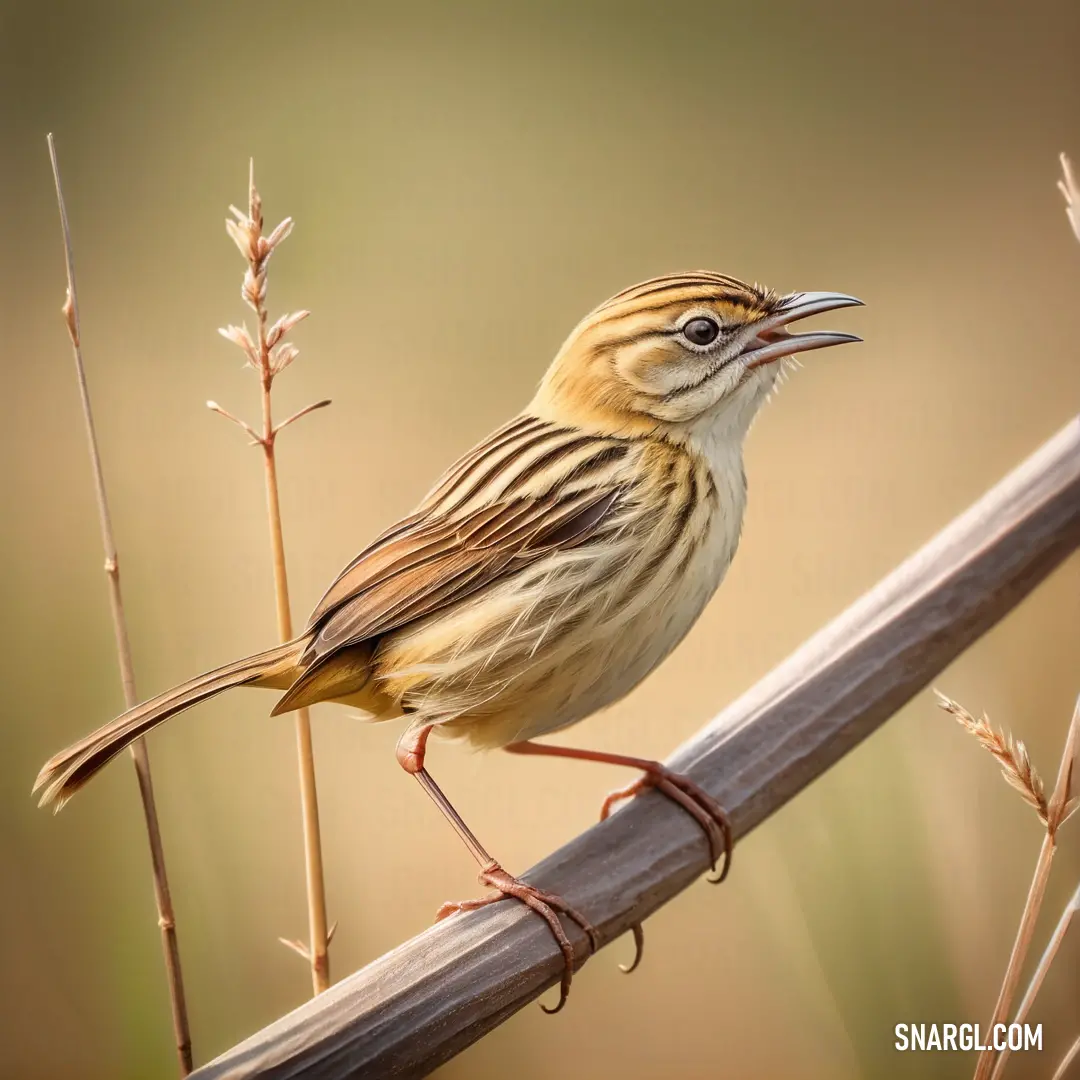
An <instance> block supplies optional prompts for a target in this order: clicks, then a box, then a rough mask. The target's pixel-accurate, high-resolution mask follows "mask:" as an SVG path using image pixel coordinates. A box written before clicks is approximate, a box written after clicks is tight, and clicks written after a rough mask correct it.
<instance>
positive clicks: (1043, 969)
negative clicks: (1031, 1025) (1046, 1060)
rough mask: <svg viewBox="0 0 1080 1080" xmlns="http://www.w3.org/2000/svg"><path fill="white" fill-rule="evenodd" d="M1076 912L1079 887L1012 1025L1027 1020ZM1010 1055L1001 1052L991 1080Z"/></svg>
mask: <svg viewBox="0 0 1080 1080" xmlns="http://www.w3.org/2000/svg"><path fill="white" fill-rule="evenodd" d="M1077 911H1080V887H1078V888H1077V890H1076V892H1074V893H1073V895H1072V899H1071V900H1070V901H1069V902H1068V903H1067V904H1066V905H1065V910H1064V911H1063V912H1062V913H1061V918H1060V919H1058V924H1057V926H1056V927H1055V928H1054V932H1053V934H1052V935H1051V936H1050V942H1049V944H1048V945H1047V946H1046V948H1045V949H1044V950H1043V954H1042V957H1041V958H1040V960H1039V966H1038V967H1037V968H1036V969H1035V974H1034V975H1032V977H1031V982H1029V983H1028V988H1027V990H1026V991H1024V996H1023V998H1022V999H1021V1001H1020V1005H1019V1007H1018V1008H1017V1010H1016V1016H1015V1017H1013V1023H1014V1024H1022V1023H1023V1022H1024V1021H1025V1020H1026V1019H1027V1016H1028V1013H1029V1012H1031V1006H1032V1005H1034V1004H1035V997H1036V995H1037V994H1038V993H1039V990H1040V989H1041V988H1042V984H1043V981H1044V980H1045V979H1046V973H1047V972H1048V971H1049V970H1050V965H1051V964H1052V963H1053V962H1054V957H1055V956H1057V954H1058V950H1059V949H1060V948H1061V943H1062V942H1063V941H1064V940H1065V935H1066V934H1067V933H1068V932H1069V925H1070V923H1072V920H1073V916H1074V915H1075V914H1076V913H1077ZM1010 1053H1012V1051H1011V1050H1009V1049H1007V1048H1006V1049H1005V1050H1002V1051H1001V1055H1000V1056H999V1057H998V1059H997V1062H996V1063H995V1064H994V1071H993V1073H991V1080H998V1077H1000V1076H1001V1074H1002V1072H1004V1070H1005V1062H1006V1061H1007V1060H1008V1058H1009V1054H1010Z"/></svg>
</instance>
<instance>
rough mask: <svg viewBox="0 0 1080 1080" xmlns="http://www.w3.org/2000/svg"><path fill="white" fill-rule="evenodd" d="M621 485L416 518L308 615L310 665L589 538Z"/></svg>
mask: <svg viewBox="0 0 1080 1080" xmlns="http://www.w3.org/2000/svg"><path fill="white" fill-rule="evenodd" d="M619 494H620V492H619V490H618V489H615V490H611V489H597V488H590V489H588V490H586V491H575V492H571V493H567V494H559V493H558V492H551V493H549V494H547V495H545V496H543V497H540V498H521V497H519V498H514V499H509V500H507V501H505V502H501V503H494V504H491V505H489V506H485V507H483V508H481V509H479V510H477V511H476V512H474V513H470V514H467V515H465V516H462V517H459V518H457V519H456V520H447V519H446V518H443V517H436V518H432V519H429V518H426V517H422V516H415V517H414V518H413V519H412V520H411V521H410V522H409V523H408V525H407V526H406V527H405V528H401V527H400V526H398V527H395V528H394V529H393V530H391V531H390V532H388V533H386V534H384V536H385V539H384V540H381V541H376V542H375V543H374V544H373V545H371V547H370V548H368V549H367V550H366V551H365V552H363V553H361V555H360V556H359V557H358V558H357V559H355V560H354V561H353V562H352V563H351V564H350V565H349V566H348V567H347V568H346V569H345V570H344V571H343V573H342V574H341V576H340V577H339V578H338V580H337V581H336V582H335V583H334V584H333V585H332V586H331V587H330V589H329V590H328V591H327V593H326V595H325V596H324V597H323V599H322V600H321V601H320V603H319V606H318V607H317V608H316V609H315V613H314V614H313V615H312V617H311V621H310V622H309V631H310V632H311V633H312V634H313V636H312V640H311V644H310V645H309V646H308V648H307V649H306V651H305V654H304V658H303V661H302V662H303V663H305V664H308V665H317V664H320V663H322V662H323V661H325V660H326V659H327V658H328V657H329V656H330V655H332V654H333V653H335V652H337V651H338V650H339V649H343V648H345V647H347V646H349V645H353V644H356V643H358V642H361V641H364V640H367V639H370V638H373V637H376V636H379V635H382V634H386V633H388V632H389V631H391V630H394V629H396V628H398V627H400V626H403V625H405V624H406V623H408V622H412V621H413V620H415V619H420V618H423V617H424V616H426V615H430V614H431V613H432V612H434V611H437V610H438V609H439V608H441V607H444V606H447V605H449V604H452V603H455V602H457V601H459V600H461V599H463V598H464V597H467V596H470V595H472V594H473V593H475V592H476V591H477V590H479V589H482V588H484V587H485V586H486V585H489V584H491V583H492V582H494V581H497V580H498V579H500V578H502V577H504V576H506V575H507V574H509V573H513V572H515V571H517V570H519V569H520V568H521V567H522V566H523V565H527V564H528V563H529V562H532V561H533V560H535V559H538V558H541V557H543V556H544V555H546V554H548V553H550V552H551V551H552V550H554V549H555V548H557V547H572V546H576V545H578V544H581V543H583V542H584V541H585V540H587V539H588V538H589V537H590V536H592V535H593V534H594V533H595V532H596V531H597V529H599V528H600V526H601V525H602V524H603V522H604V521H605V520H607V519H608V518H609V517H610V516H611V513H612V511H613V509H614V508H615V507H616V505H617V503H618V497H619Z"/></svg>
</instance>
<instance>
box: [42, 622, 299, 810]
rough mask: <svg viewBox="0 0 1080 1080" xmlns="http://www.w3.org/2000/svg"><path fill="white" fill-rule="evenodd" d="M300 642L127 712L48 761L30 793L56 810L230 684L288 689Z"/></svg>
mask: <svg viewBox="0 0 1080 1080" xmlns="http://www.w3.org/2000/svg"><path fill="white" fill-rule="evenodd" d="M304 645H305V642H304V641H302V640H301V641H290V642H287V643H286V644H284V645H279V646H277V647H276V648H274V649H268V650H267V651H266V652H261V653H256V654H255V655H254V656H247V657H245V658H244V659H243V660H237V661H235V662H234V663H232V664H226V665H225V666H224V667H219V668H215V669H214V670H213V671H208V672H206V673H205V674H203V675H197V676H196V677H195V678H194V679H189V680H188V681H187V682H185V683H181V684H180V685H179V686H174V687H173V688H172V689H171V690H166V691H165V693H163V694H158V696H157V697H155V698H151V699H150V700H149V701H144V702H143V703H142V704H141V705H136V706H135V707H134V708H131V709H128V711H127V712H125V713H123V714H122V715H121V716H118V717H117V718H116V719H115V720H113V721H112V722H111V723H108V724H106V725H105V726H104V727H100V728H98V730H97V731H95V732H93V733H91V734H90V735H87V736H86V738H84V739H80V740H79V741H78V742H77V743H73V744H72V745H71V746H69V747H68V748H67V749H66V750H62V751H61V752H60V753H59V754H57V755H56V756H55V757H52V758H50V759H49V760H48V761H47V762H45V764H44V765H43V766H42V768H41V772H39V773H38V778H37V780H36V781H35V782H34V791H35V792H37V791H39V790H40V791H41V800H40V802H39V805H40V806H47V805H51V806H52V807H53V808H54V809H55V810H59V809H60V808H61V807H62V806H63V805H64V803H66V802H67V801H68V799H70V798H71V796H72V795H74V794H75V792H76V791H78V790H79V788H81V787H82V786H83V784H85V783H86V782H87V780H89V779H90V778H91V777H92V776H93V775H94V774H95V773H97V771H98V770H99V769H101V768H102V767H103V766H104V765H105V764H107V763H108V762H109V761H111V760H112V759H113V758H114V757H115V756H116V755H117V754H119V753H120V751H121V750H123V749H124V747H125V746H129V745H130V744H131V743H133V742H134V741H135V740H136V739H138V738H139V737H140V736H141V735H145V734H146V733H147V732H148V731H149V730H150V729H151V728H155V727H157V725H158V724H162V723H164V722H165V721H166V720H168V719H169V717H171V716H175V715H176V714H177V713H179V712H183V711H184V710H185V709H190V708H191V706H192V705H197V704H198V703H199V702H200V701H205V700H206V699H207V698H212V697H214V696H215V695H216V694H220V693H221V692H222V691H224V690H231V689H232V688H233V687H234V686H245V685H247V686H252V685H254V686H270V687H279V688H282V689H283V688H285V687H287V686H288V685H289V684H290V683H291V682H292V680H293V678H294V677H295V676H296V675H297V674H298V672H297V661H298V659H299V657H300V654H301V653H302V652H303V649H304Z"/></svg>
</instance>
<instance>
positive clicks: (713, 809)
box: [600, 761, 734, 974]
mask: <svg viewBox="0 0 1080 1080" xmlns="http://www.w3.org/2000/svg"><path fill="white" fill-rule="evenodd" d="M641 768H642V770H643V771H642V775H641V776H639V777H638V779H637V780H635V781H634V782H633V783H631V784H627V785H626V787H624V788H619V789H618V790H617V791H613V792H611V794H610V795H608V797H607V798H606V799H605V800H604V804H603V806H602V807H601V808H600V820H601V821H603V820H604V819H605V818H607V816H608V815H609V814H610V813H611V811H612V808H613V807H614V806H615V804H616V803H619V802H621V801H622V800H623V799H630V798H633V797H634V796H635V795H638V794H640V793H641V792H642V791H647V790H648V789H649V788H655V789H656V790H657V791H659V792H661V793H662V794H664V795H666V796H667V797H668V798H669V799H671V801H672V802H675V803H678V805H679V806H681V807H682V808H683V809H684V810H685V811H686V812H687V813H688V814H689V815H690V816H691V817H692V818H693V819H694V820H695V821H696V822H697V823H698V824H699V825H700V826H701V827H702V829H704V830H705V835H706V836H707V837H708V838H709V855H710V862H711V864H712V869H713V872H714V873H715V872H716V864H717V862H719V861H720V859H723V861H724V865H723V869H722V870H721V871H720V873H719V874H717V875H716V876H715V877H710V878H709V879H708V880H709V882H710V883H711V884H713V885H719V884H720V882H721V881H723V880H724V878H726V877H727V876H728V871H729V870H730V869H731V850H732V848H733V847H734V840H733V838H732V834H731V822H730V820H729V819H728V816H727V812H726V811H725V810H724V808H723V807H722V806H721V805H720V804H719V803H718V802H717V801H716V800H715V799H714V798H713V797H712V796H711V795H710V794H709V793H708V792H707V791H706V790H705V789H704V788H703V787H701V786H700V785H699V784H696V783H694V781H693V780H691V779H690V777H688V776H684V775H683V774H682V773H677V772H672V771H671V770H670V769H669V768H667V766H665V765H661V764H660V762H658V761H650V762H648V763H647V764H643V765H642V766H641ZM630 929H631V931H632V932H633V934H634V959H633V961H632V962H631V963H630V964H628V965H620V967H622V970H623V971H625V972H627V973H628V974H629V973H630V972H631V971H633V970H634V969H635V968H636V967H637V966H638V964H640V963H641V956H642V953H643V951H644V949H645V933H644V931H643V930H642V928H641V924H640V923H635V924H634V925H633V926H631V928H630Z"/></svg>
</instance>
